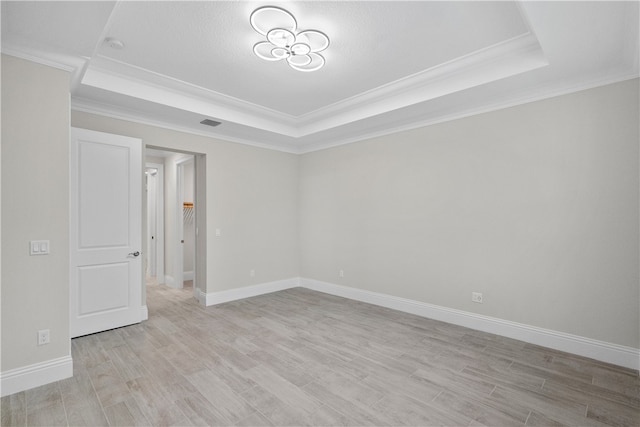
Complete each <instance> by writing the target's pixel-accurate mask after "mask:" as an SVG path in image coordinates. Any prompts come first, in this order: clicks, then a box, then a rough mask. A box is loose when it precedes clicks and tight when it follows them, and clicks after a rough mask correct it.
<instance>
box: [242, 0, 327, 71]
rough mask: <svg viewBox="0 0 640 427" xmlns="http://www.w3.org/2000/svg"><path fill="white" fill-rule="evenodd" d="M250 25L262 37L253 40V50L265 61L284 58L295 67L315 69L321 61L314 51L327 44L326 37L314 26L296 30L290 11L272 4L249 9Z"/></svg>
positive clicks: (320, 57) (322, 64)
mask: <svg viewBox="0 0 640 427" xmlns="http://www.w3.org/2000/svg"><path fill="white" fill-rule="evenodd" d="M249 22H251V26H252V27H253V29H254V30H256V32H258V33H259V34H261V35H263V36H265V38H266V40H265V41H261V42H258V43H256V44H255V45H254V46H253V52H254V53H255V54H256V55H257V56H258V57H259V58H262V59H264V60H266V61H280V60H282V59H285V60H286V61H287V63H288V64H289V66H290V67H291V68H293V69H294V70H298V71H316V70H319V69H320V68H322V67H323V66H324V64H325V59H324V57H323V56H322V55H320V54H319V53H318V52H322V51H323V50H325V49H326V48H327V47H329V37H327V35H326V34H325V33H323V32H321V31H318V30H304V31H300V32H296V31H297V29H298V22H297V21H296V18H294V17H293V15H292V14H291V13H289V12H287V11H286V10H284V9H282V8H279V7H276V6H264V7H260V8H258V9H256V10H254V11H253V13H251V17H250V18H249Z"/></svg>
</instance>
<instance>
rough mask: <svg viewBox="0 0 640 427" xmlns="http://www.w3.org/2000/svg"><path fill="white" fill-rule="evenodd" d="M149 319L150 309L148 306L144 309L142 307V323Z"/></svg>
mask: <svg viewBox="0 0 640 427" xmlns="http://www.w3.org/2000/svg"><path fill="white" fill-rule="evenodd" d="M148 319H149V309H148V308H147V306H146V305H143V306H142V307H140V321H141V322H142V321H143V320H148Z"/></svg>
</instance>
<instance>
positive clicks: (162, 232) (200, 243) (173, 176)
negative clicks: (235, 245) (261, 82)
mask: <svg viewBox="0 0 640 427" xmlns="http://www.w3.org/2000/svg"><path fill="white" fill-rule="evenodd" d="M145 168H146V169H145V172H146V173H145V176H146V180H147V185H146V189H147V198H146V200H147V213H146V219H147V228H146V232H147V235H146V244H147V250H146V257H145V266H146V268H145V279H146V281H147V283H154V284H157V285H163V286H168V287H171V288H176V289H185V290H187V289H188V290H190V291H191V293H192V295H193V297H194V298H196V299H197V300H198V301H199V302H201V303H204V301H205V296H206V277H205V275H206V266H205V260H206V254H205V252H206V240H205V239H206V229H205V227H206V221H205V218H206V210H205V206H206V203H205V191H204V190H205V183H206V175H205V174H206V172H205V155H204V154H199V153H190V152H183V151H175V150H171V149H166V148H156V147H147V149H146V152H145Z"/></svg>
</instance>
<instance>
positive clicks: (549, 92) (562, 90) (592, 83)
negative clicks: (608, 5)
mask: <svg viewBox="0 0 640 427" xmlns="http://www.w3.org/2000/svg"><path fill="white" fill-rule="evenodd" d="M637 78H640V73H638V72H632V73H628V72H621V73H618V74H617V75H615V76H610V77H607V78H601V79H594V80H588V81H584V82H581V83H579V84H571V85H555V86H548V87H544V88H543V87H538V88H534V89H531V90H530V91H528V93H527V94H524V95H521V96H519V97H517V98H509V99H505V100H501V101H497V102H493V103H490V104H486V105H482V106H479V107H476V108H470V109H467V110H464V111H461V112H457V113H452V114H445V115H441V116H437V117H432V118H429V119H426V120H419V121H414V122H411V123H406V124H399V125H395V126H394V125H391V126H388V127H385V129H384V130H380V131H374V132H359V133H358V135H357V136H353V137H345V138H338V139H331V140H323V141H321V142H315V143H311V144H307V145H301V146H300V149H299V150H298V151H297V153H298V154H307V153H312V152H314V151H320V150H326V149H329V148H334V147H339V146H341V145H347V144H352V143H354V142H360V141H364V140H367V139H373V138H379V137H383V136H387V135H391V134H394V133H399V132H404V131H409V130H413V129H418V128H422V127H427V126H432V125H436V124H438V123H445V122H450V121H453V120H458V119H463V118H465V117H471V116H476V115H478V114H484V113H490V112H493V111H498V110H503V109H505V108H511V107H517V106H519V105H524V104H529V103H531V102H537V101H542V100H545V99H549V98H555V97H557V96H562V95H569V94H571V93H575V92H580V91H583V90H588V89H594V88H597V87H601V86H606V85H609V84H614V83H620V82H623V81H626V80H632V79H637Z"/></svg>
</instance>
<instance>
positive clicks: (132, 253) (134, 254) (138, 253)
mask: <svg viewBox="0 0 640 427" xmlns="http://www.w3.org/2000/svg"><path fill="white" fill-rule="evenodd" d="M129 255H131V256H134V257H136V256H138V255H140V251H135V252H130V253H129Z"/></svg>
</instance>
